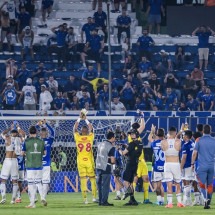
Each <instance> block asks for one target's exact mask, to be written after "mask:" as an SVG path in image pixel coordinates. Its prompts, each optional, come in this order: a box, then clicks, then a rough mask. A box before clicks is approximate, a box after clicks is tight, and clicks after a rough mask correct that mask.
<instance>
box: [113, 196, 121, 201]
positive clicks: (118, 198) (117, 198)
mask: <svg viewBox="0 0 215 215" xmlns="http://www.w3.org/2000/svg"><path fill="white" fill-rule="evenodd" d="M113 200H121V197H120V196H116V197H115V198H114V199H113Z"/></svg>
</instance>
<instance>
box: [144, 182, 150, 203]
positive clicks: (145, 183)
mask: <svg viewBox="0 0 215 215" xmlns="http://www.w3.org/2000/svg"><path fill="white" fill-rule="evenodd" d="M143 190H144V200H146V199H149V182H143Z"/></svg>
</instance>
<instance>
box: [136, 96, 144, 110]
mask: <svg viewBox="0 0 215 215" xmlns="http://www.w3.org/2000/svg"><path fill="white" fill-rule="evenodd" d="M144 108H145V104H143V103H142V101H141V98H140V97H136V98H135V104H134V110H138V109H139V110H144Z"/></svg>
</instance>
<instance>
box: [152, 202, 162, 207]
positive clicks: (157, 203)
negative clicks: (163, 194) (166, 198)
mask: <svg viewBox="0 0 215 215" xmlns="http://www.w3.org/2000/svg"><path fill="white" fill-rule="evenodd" d="M154 205H158V206H161V205H164V203H163V202H155V203H154Z"/></svg>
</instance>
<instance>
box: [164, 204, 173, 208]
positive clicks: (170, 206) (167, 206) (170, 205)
mask: <svg viewBox="0 0 215 215" xmlns="http://www.w3.org/2000/svg"><path fill="white" fill-rule="evenodd" d="M165 208H173V204H171V203H170V204H167V205H166V206H165Z"/></svg>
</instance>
